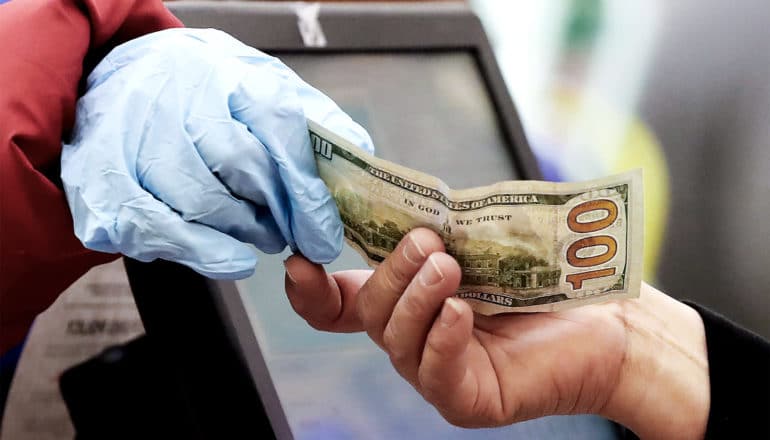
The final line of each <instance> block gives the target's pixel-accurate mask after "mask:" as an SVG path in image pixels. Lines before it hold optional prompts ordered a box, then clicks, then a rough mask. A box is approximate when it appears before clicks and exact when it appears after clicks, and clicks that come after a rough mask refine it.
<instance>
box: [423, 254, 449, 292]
mask: <svg viewBox="0 0 770 440" xmlns="http://www.w3.org/2000/svg"><path fill="white" fill-rule="evenodd" d="M443 279H444V274H443V273H441V269H439V268H438V264H436V261H435V259H434V258H433V255H431V256H430V257H428V261H427V262H426V263H425V264H424V265H423V266H422V269H420V283H421V284H422V285H423V286H432V285H434V284H436V283H438V282H439V281H441V280H443Z"/></svg>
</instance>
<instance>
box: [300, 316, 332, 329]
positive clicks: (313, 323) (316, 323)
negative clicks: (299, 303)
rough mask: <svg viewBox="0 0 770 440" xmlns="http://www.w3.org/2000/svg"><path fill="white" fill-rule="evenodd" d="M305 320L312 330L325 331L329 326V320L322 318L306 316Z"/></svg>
mask: <svg viewBox="0 0 770 440" xmlns="http://www.w3.org/2000/svg"><path fill="white" fill-rule="evenodd" d="M305 321H306V322H307V323H308V325H309V326H310V327H312V328H313V329H314V330H318V331H321V332H323V331H327V330H328V329H329V328H330V325H329V322H328V321H325V320H322V319H318V318H314V317H307V318H305Z"/></svg>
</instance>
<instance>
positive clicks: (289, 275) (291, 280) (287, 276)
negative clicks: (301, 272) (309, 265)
mask: <svg viewBox="0 0 770 440" xmlns="http://www.w3.org/2000/svg"><path fill="white" fill-rule="evenodd" d="M289 258H291V257H289ZM289 258H287V259H285V260H283V268H284V269H286V278H288V279H289V283H291V284H297V280H295V279H294V277H293V276H291V272H289V265H288V264H286V262H287V261H289Z"/></svg>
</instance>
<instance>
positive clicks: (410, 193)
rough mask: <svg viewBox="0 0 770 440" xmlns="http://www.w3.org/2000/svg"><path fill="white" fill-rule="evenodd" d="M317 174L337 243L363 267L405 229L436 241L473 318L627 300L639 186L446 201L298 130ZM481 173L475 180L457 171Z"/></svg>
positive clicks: (513, 187) (460, 194) (506, 187)
mask: <svg viewBox="0 0 770 440" xmlns="http://www.w3.org/2000/svg"><path fill="white" fill-rule="evenodd" d="M309 129H310V138H311V140H312V144H313V148H314V151H315V156H316V163H317V165H318V172H319V175H320V176H321V179H323V181H324V182H325V183H326V185H327V186H328V187H329V191H330V192H331V194H332V196H333V197H334V200H335V201H336V203H337V206H338V208H339V212H340V217H341V218H342V223H343V224H344V228H345V239H346V241H347V242H348V243H349V244H350V245H351V246H352V247H353V248H355V249H356V250H357V251H358V252H359V253H360V254H361V255H362V256H363V257H364V258H365V259H366V261H367V263H368V264H369V265H370V266H372V267H374V266H376V265H377V264H379V263H380V262H382V261H383V260H384V259H385V258H386V257H387V256H388V254H390V252H392V251H393V249H394V248H395V247H396V245H397V244H398V242H399V241H400V240H401V238H403V237H404V235H405V234H406V233H407V232H409V231H410V230H411V229H414V228H417V227H427V228H430V229H432V230H433V231H435V232H437V233H438V234H439V235H440V236H441V237H442V239H443V240H444V244H445V245H446V250H447V253H449V254H450V255H452V256H453V257H454V258H455V259H456V260H457V262H458V263H459V265H460V268H461V269H462V281H461V285H460V288H459V290H458V291H457V296H458V297H459V298H463V299H464V300H466V301H467V302H468V303H469V304H470V305H471V307H472V308H473V309H474V310H475V311H476V312H478V313H482V314H485V315H492V314H497V313H506V312H539V311H553V310H561V309H564V308H569V307H574V306H579V305H585V304H590V303H595V302H599V301H603V300H608V299H617V298H628V297H636V296H638V295H639V289H640V284H641V271H642V238H643V236H642V234H643V222H642V215H643V212H642V176H641V171H639V170H637V171H633V172H629V173H625V174H620V175H616V176H612V177H607V178H604V179H599V180H594V181H588V182H580V183H554V182H540V181H506V182H500V183H497V184H494V185H490V186H485V187H479V188H471V189H460V190H457V189H452V188H449V187H448V186H447V185H446V184H445V183H444V182H442V181H441V180H440V179H438V178H436V177H433V176H430V175H428V174H425V173H421V172H419V171H415V170H412V169H409V168H406V167H403V166H400V165H398V164H395V163H392V162H388V161H386V160H383V159H380V158H377V157H374V156H372V155H370V154H368V153H367V152H365V151H363V150H361V149H360V148H358V147H356V146H355V145H353V144H352V143H351V142H349V141H347V140H345V139H344V138H342V137H341V136H338V135H337V134H335V133H332V132H330V131H329V130H327V129H325V128H324V127H322V126H321V125H319V124H317V123H315V122H313V121H310V122H309ZM468 172H483V170H468Z"/></svg>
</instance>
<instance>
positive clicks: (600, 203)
mask: <svg viewBox="0 0 770 440" xmlns="http://www.w3.org/2000/svg"><path fill="white" fill-rule="evenodd" d="M599 210H602V211H607V217H604V218H602V219H599V220H594V221H592V222H585V223H582V222H579V221H578V217H579V216H580V214H586V213H588V212H592V211H599ZM617 218H618V205H616V204H615V203H614V202H613V201H612V200H604V199H602V200H590V201H588V202H584V203H581V204H579V205H577V206H575V207H574V208H572V210H570V212H569V214H568V215H567V226H568V227H569V228H570V229H571V230H573V231H575V232H596V231H601V230H602V229H604V228H606V227H607V226H609V225H611V224H612V223H613V222H614V221H615V219H617Z"/></svg>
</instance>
